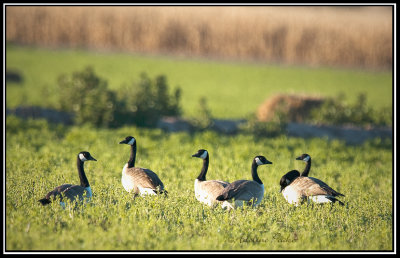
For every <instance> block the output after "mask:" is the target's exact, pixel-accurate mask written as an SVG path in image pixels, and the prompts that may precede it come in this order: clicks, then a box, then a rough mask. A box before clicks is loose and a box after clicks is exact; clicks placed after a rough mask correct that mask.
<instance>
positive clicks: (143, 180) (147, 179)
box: [120, 136, 167, 196]
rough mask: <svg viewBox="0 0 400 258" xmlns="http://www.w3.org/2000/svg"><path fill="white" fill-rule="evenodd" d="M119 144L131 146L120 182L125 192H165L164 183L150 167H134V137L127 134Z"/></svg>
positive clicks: (146, 193)
mask: <svg viewBox="0 0 400 258" xmlns="http://www.w3.org/2000/svg"><path fill="white" fill-rule="evenodd" d="M120 144H128V145H130V146H131V155H130V158H129V161H128V163H126V164H125V166H124V167H123V169H122V177H121V182H122V186H123V187H124V189H125V190H126V191H127V192H132V193H133V194H134V195H135V196H136V195H141V196H144V195H155V194H161V193H164V194H167V191H166V190H165V189H164V184H163V182H162V181H161V179H160V178H159V177H158V175H157V174H156V173H155V172H153V171H152V170H150V169H147V168H141V167H135V160H136V139H135V138H134V137H132V136H128V137H126V138H125V140H123V141H121V142H120Z"/></svg>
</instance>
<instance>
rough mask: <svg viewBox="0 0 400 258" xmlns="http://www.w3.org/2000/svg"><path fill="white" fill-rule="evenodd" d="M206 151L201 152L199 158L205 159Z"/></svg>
mask: <svg viewBox="0 0 400 258" xmlns="http://www.w3.org/2000/svg"><path fill="white" fill-rule="evenodd" d="M207 154H208V153H207V151H205V152H204V153H203V154H201V156H200V158H202V159H205V158H206V157H207Z"/></svg>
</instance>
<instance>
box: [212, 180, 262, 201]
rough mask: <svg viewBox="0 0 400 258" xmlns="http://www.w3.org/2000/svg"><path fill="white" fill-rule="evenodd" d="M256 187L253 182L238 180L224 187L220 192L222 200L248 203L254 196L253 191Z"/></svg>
mask: <svg viewBox="0 0 400 258" xmlns="http://www.w3.org/2000/svg"><path fill="white" fill-rule="evenodd" d="M257 187H258V185H257V183H256V182H254V181H247V180H240V181H235V182H233V183H231V184H229V185H228V186H227V187H225V189H224V191H223V192H222V194H221V195H222V198H221V197H220V198H218V199H222V200H229V199H232V198H234V199H236V200H246V201H249V200H251V199H252V198H253V197H254V196H255V192H254V189H255V188H257Z"/></svg>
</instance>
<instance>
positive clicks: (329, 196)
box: [279, 170, 344, 206]
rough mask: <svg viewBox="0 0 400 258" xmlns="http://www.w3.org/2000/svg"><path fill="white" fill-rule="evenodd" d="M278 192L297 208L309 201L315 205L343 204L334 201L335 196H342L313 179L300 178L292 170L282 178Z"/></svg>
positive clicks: (298, 174) (336, 200)
mask: <svg viewBox="0 0 400 258" xmlns="http://www.w3.org/2000/svg"><path fill="white" fill-rule="evenodd" d="M279 184H280V186H281V190H280V192H281V193H282V195H283V197H284V198H285V199H286V201H287V202H288V203H290V204H294V205H295V206H298V205H299V204H300V203H301V202H302V201H304V200H311V201H313V202H316V203H328V202H329V203H335V202H339V204H340V205H344V204H343V202H341V201H339V200H338V199H336V196H344V195H343V194H341V193H339V192H336V191H335V190H333V189H332V188H331V187H330V186H328V185H327V184H326V183H324V182H323V181H321V180H319V179H317V178H314V177H306V176H301V175H300V172H299V171H297V170H292V171H289V172H288V173H286V174H285V175H284V176H282V178H281V180H280V182H279Z"/></svg>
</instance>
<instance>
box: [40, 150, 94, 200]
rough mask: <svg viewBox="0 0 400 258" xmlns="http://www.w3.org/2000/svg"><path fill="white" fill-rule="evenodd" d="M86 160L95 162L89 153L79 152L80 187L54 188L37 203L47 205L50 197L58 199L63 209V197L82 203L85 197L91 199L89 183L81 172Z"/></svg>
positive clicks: (68, 185)
mask: <svg viewBox="0 0 400 258" xmlns="http://www.w3.org/2000/svg"><path fill="white" fill-rule="evenodd" d="M87 160H94V161H97V160H96V159H95V158H93V157H92V156H91V155H90V153H89V152H87V151H82V152H79V154H78V157H77V165H78V174H79V179H80V182H81V184H80V185H72V184H63V185H60V186H57V187H56V188H54V190H53V191H50V192H48V193H47V194H46V196H45V197H44V198H43V199H40V200H39V202H40V203H41V204H43V205H47V204H49V203H50V202H51V201H50V198H51V197H53V199H55V198H56V197H59V198H60V204H61V206H63V207H65V203H64V202H63V196H65V197H67V198H68V199H70V200H71V201H73V200H75V199H76V198H78V199H79V200H80V201H82V200H83V199H84V198H85V197H86V198H90V197H92V189H91V188H90V185H89V181H88V179H87V177H86V174H85V171H84V170H83V163H84V162H85V161H87Z"/></svg>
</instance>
